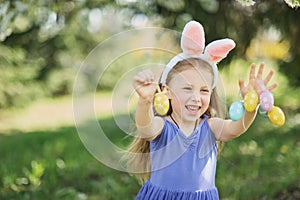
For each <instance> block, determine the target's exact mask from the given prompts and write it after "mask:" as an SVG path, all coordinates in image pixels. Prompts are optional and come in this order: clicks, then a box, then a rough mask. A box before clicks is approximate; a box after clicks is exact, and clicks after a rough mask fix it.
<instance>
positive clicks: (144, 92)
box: [133, 69, 158, 100]
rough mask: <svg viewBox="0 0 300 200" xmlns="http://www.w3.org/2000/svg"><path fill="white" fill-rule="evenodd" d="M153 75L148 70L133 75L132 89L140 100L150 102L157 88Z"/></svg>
mask: <svg viewBox="0 0 300 200" xmlns="http://www.w3.org/2000/svg"><path fill="white" fill-rule="evenodd" d="M157 84H158V83H157V82H156V81H155V75H154V73H153V72H152V71H151V70H149V69H146V70H143V71H141V72H139V73H138V74H137V75H135V77H134V79H133V87H134V89H135V91H136V92H137V93H138V95H139V96H140V98H142V99H146V100H152V99H153V97H154V94H155V91H156V88H157Z"/></svg>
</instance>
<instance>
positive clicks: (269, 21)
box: [131, 0, 300, 86]
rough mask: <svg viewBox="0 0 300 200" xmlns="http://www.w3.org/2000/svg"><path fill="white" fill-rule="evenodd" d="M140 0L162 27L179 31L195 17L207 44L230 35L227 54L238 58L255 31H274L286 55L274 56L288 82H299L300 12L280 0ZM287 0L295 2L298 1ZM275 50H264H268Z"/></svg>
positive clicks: (242, 55)
mask: <svg viewBox="0 0 300 200" xmlns="http://www.w3.org/2000/svg"><path fill="white" fill-rule="evenodd" d="M139 2H140V1H139ZM143 2H145V3H148V4H150V5H151V7H152V8H151V11H152V13H151V14H153V15H156V14H158V15H159V16H160V17H161V19H163V20H162V21H163V26H165V27H168V28H172V29H177V30H179V31H180V30H182V28H183V26H184V24H185V23H186V22H187V21H188V20H191V19H195V20H197V21H199V22H201V23H202V24H203V26H204V29H205V32H206V41H207V43H208V42H210V41H212V40H214V39H217V38H223V37H227V36H228V37H230V38H233V39H234V40H235V41H237V43H238V44H237V48H236V49H235V53H233V54H230V56H233V55H234V56H235V57H239V58H243V57H244V58H245V56H246V51H247V49H248V47H249V45H250V43H251V41H252V39H253V38H255V37H256V34H258V33H261V31H263V30H268V29H272V30H276V31H277V33H278V36H277V38H276V41H275V42H277V43H280V42H282V41H285V42H286V43H287V46H288V47H287V48H288V49H287V51H288V56H286V57H284V58H279V59H278V57H277V58H276V57H275V59H278V62H279V65H280V70H281V71H282V72H283V73H284V74H286V75H287V76H288V77H289V81H290V84H291V85H292V86H299V85H300V67H299V66H300V37H299V35H300V26H299V19H300V11H299V10H297V9H292V8H291V7H289V6H288V4H286V2H284V1H283V0H282V1H278V0H257V1H256V3H255V4H254V5H252V6H243V5H242V4H240V3H239V2H238V1H236V0H228V1H221V0H195V1H191V0H178V1H171V0H152V1H149V0H144V1H143ZM287 2H293V3H295V4H296V5H299V1H287ZM139 4H141V2H140V3H139ZM139 4H131V6H132V7H134V8H135V10H136V12H141V13H146V14H149V10H148V9H147V8H144V7H141V6H139ZM270 37H271V36H270ZM260 48H261V47H259V50H261V49H260ZM275 50H276V49H272V48H269V49H268V51H275ZM271 54H272V52H271ZM226 61H227V62H228V61H230V59H227V60H226ZM226 61H225V62H226Z"/></svg>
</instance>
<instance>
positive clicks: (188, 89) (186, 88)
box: [183, 87, 192, 91]
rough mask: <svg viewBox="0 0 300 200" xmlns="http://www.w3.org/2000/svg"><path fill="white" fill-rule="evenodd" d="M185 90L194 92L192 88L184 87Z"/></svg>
mask: <svg viewBox="0 0 300 200" xmlns="http://www.w3.org/2000/svg"><path fill="white" fill-rule="evenodd" d="M183 89H184V90H187V91H190V90H192V88H191V87H184V88H183Z"/></svg>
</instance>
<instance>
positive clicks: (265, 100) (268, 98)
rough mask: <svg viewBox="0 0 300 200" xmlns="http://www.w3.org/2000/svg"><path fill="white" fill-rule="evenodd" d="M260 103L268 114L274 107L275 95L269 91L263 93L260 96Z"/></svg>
mask: <svg viewBox="0 0 300 200" xmlns="http://www.w3.org/2000/svg"><path fill="white" fill-rule="evenodd" d="M259 103H260V107H261V108H262V109H263V110H264V111H266V112H268V111H270V110H271V109H272V108H273V106H274V96H273V94H272V93H271V92H270V91H268V90H265V91H263V92H262V93H261V94H260V97H259Z"/></svg>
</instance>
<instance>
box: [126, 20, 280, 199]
mask: <svg viewBox="0 0 300 200" xmlns="http://www.w3.org/2000/svg"><path fill="white" fill-rule="evenodd" d="M234 46H235V44H234V42H233V41H232V40H230V39H225V40H218V41H215V42H213V43H211V44H209V45H208V46H207V47H206V48H205V50H204V31H203V28H202V26H201V24H199V23H198V22H195V21H191V22H189V23H188V24H187V25H186V26H185V28H184V30H183V33H182V38H181V48H182V49H183V53H181V54H178V55H177V56H175V57H174V58H173V59H171V61H170V62H169V63H168V64H167V66H166V68H165V69H164V71H163V73H162V75H161V77H160V86H161V89H162V90H163V91H164V93H165V94H166V95H167V97H168V99H169V102H170V110H169V111H168V113H167V114H166V115H165V116H159V115H157V114H156V113H155V111H154V109H153V99H154V96H155V92H156V88H157V82H156V81H155V76H154V74H153V73H152V72H151V71H150V70H144V71H142V72H140V73H138V74H137V75H136V76H135V78H134V81H133V85H134V88H135V90H136V92H137V93H138V95H139V102H138V105H137V108H136V115H135V122H136V127H137V137H136V138H135V139H134V141H133V142H132V144H131V146H130V148H129V151H130V152H132V157H131V158H130V159H129V161H128V164H129V167H130V171H131V172H136V175H137V176H138V177H139V178H140V180H141V181H142V182H145V184H144V185H143V187H142V188H141V190H140V191H139V193H138V195H137V197H136V199H142V200H148V199H164V200H169V199H193V200H197V199H219V196H218V191H217V188H216V186H215V172H216V162H217V155H218V148H220V145H218V143H217V142H218V141H219V142H226V141H229V140H231V139H234V138H236V137H238V136H240V135H241V134H242V133H244V132H245V131H246V130H247V129H248V127H249V126H250V125H251V123H252V122H253V120H254V118H255V116H256V111H254V112H245V114H244V116H243V117H242V119H240V120H238V121H232V120H224V119H223V117H224V114H223V113H222V107H221V105H220V102H221V101H220V99H218V98H219V96H218V94H217V87H216V86H217V82H218V71H217V66H216V63H217V62H218V61H220V60H222V59H223V58H224V57H226V55H227V53H228V52H229V51H230V50H231V49H233V48H234ZM203 50H204V53H202V52H203ZM255 68H256V65H255V64H253V65H252V66H251V70H250V77H249V83H248V84H247V85H245V84H244V81H243V80H242V79H240V80H239V86H240V90H241V94H242V95H243V96H244V95H245V94H246V93H247V92H248V91H250V90H255V91H256V92H257V93H258V94H259V93H260V92H261V87H259V84H258V81H260V84H261V83H262V82H263V84H264V85H267V83H268V82H269V81H270V79H271V77H272V76H273V71H270V72H269V74H268V75H267V77H266V78H265V79H264V80H262V73H263V68H264V64H261V65H260V67H259V70H258V73H257V75H256V73H255ZM275 87H277V85H276V84H274V85H272V86H271V87H269V90H272V89H274V88H275ZM165 103H166V102H165Z"/></svg>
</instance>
